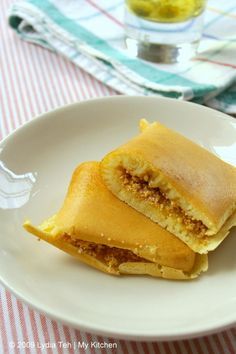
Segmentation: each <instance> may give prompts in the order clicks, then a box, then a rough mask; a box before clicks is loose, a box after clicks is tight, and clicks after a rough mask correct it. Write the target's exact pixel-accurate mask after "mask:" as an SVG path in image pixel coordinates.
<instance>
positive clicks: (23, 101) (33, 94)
mask: <svg viewBox="0 0 236 354" xmlns="http://www.w3.org/2000/svg"><path fill="white" fill-rule="evenodd" d="M11 3H12V1H11V0H1V7H0V33H1V35H0V86H1V88H0V110H1V111H0V139H2V138H4V137H5V136H7V135H8V134H9V133H11V132H12V131H13V130H14V129H16V128H18V127H19V126H21V125H22V124H24V123H25V122H27V121H28V120H31V119H33V118H34V117H35V116H37V115H38V114H39V113H43V112H45V111H48V110H51V109H53V108H55V107H58V106H61V105H64V104H66V103H71V102H76V101H81V100H84V99H88V98H92V97H101V96H109V95H115V94H116V92H115V91H112V90H111V89H109V88H107V87H105V86H104V85H102V84H101V83H99V82H98V81H96V80H95V79H93V78H92V77H91V76H89V75H88V74H86V73H85V72H83V71H82V70H80V69H79V68H76V67H75V66H73V65H72V64H71V63H69V62H68V61H67V60H64V59H62V58H60V57H57V56H56V55H55V54H53V53H50V52H49V51H47V50H45V49H42V48H39V47H37V46H34V45H32V44H27V43H25V42H23V41H21V40H19V38H17V37H16V36H15V35H14V33H13V32H12V31H11V30H10V29H9V28H8V25H7V21H6V15H7V11H8V8H9V6H10V4H11ZM193 320H194V319H193ZM99 343H100V344H101V345H100V346H105V347H108V346H109V343H110V347H112V348H111V349H106V348H100V349H98V348H96V346H99ZM74 347H77V348H76V349H74ZM86 347H87V349H86ZM0 353H1V354H7V353H49V354H51V353H102V354H105V353H122V354H126V353H131V354H132V353H134V354H136V353H161V354H189V353H193V354H196V353H201V354H205V353H210V354H219V353H220V354H222V353H224V354H226V353H227V354H235V353H236V328H230V329H228V330H226V331H223V332H220V333H217V334H214V335H211V336H206V337H203V338H199V339H193V340H184V341H174V342H165V343H164V342H163V343H161V342H155V343H154V342H152V343H144V342H138V341H137V342H134V341H132V342H129V341H123V340H116V339H112V338H103V337H100V336H95V335H91V334H89V333H82V332H80V331H79V330H77V329H74V328H70V327H68V326H66V325H63V324H60V323H57V322H55V321H53V320H51V319H50V318H48V317H46V316H44V315H43V314H40V313H38V312H36V311H34V310H33V309H31V308H29V307H28V306H27V305H26V304H24V303H22V302H21V301H20V300H19V299H17V298H16V297H15V296H14V295H12V294H11V293H10V292H9V291H8V290H7V289H5V288H4V287H3V286H1V285H0Z"/></svg>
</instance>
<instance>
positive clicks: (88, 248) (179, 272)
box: [24, 162, 208, 279]
mask: <svg viewBox="0 0 236 354" xmlns="http://www.w3.org/2000/svg"><path fill="white" fill-rule="evenodd" d="M24 227H25V229H26V230H27V231H29V232H31V233H32V234H34V235H36V236H38V237H39V238H40V239H43V240H45V241H47V242H49V243H51V244H52V245H54V246H56V247H58V248H60V249H61V250H63V251H65V252H67V253H69V254H70V255H72V256H75V257H76V258H77V259H79V260H81V261H82V262H84V263H87V264H89V265H90V266H92V267H95V268H97V269H99V270H102V271H104V272H107V273H110V274H116V275H119V274H149V275H152V276H156V277H163V278H169V279H191V278H195V277H197V276H198V274H199V273H200V272H201V271H206V270H207V266H208V265H207V256H205V255H204V256H202V255H199V254H195V253H194V252H193V251H192V250H190V248H189V247H188V246H187V245H185V244H184V243H183V242H181V241H180V240H179V239H178V238H176V237H175V236H173V235H172V234H170V233H169V232H168V231H166V230H164V229H162V228H161V227H160V226H159V225H157V224H156V223H154V222H152V221H151V220H150V219H148V218H146V217H145V216H143V215H142V214H140V213H138V212H137V211H136V210H134V209H133V208H131V207H129V206H128V205H127V204H125V203H123V202H121V201H120V200H119V199H118V198H116V197H115V196H114V195H113V194H112V193H111V192H110V191H109V190H108V189H107V188H106V187H105V185H104V183H103V181H102V178H101V176H100V173H99V163H97V162H87V163H83V164H81V165H80V166H79V167H78V168H77V169H76V170H75V172H74V174H73V176H72V179H71V183H70V186H69V189H68V192H67V196H66V198H65V201H64V204H63V206H62V208H61V210H60V211H59V212H58V213H57V214H56V215H54V216H53V217H51V218H50V219H48V220H46V221H45V222H44V223H43V224H42V225H40V226H39V227H34V226H32V225H31V224H30V223H29V222H26V223H25V224H24Z"/></svg>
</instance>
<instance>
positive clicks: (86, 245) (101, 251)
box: [63, 235, 148, 267]
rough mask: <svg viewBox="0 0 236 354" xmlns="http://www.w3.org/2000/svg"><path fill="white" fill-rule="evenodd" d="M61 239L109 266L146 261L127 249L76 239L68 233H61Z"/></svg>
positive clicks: (79, 251)
mask: <svg viewBox="0 0 236 354" xmlns="http://www.w3.org/2000/svg"><path fill="white" fill-rule="evenodd" d="M63 241H66V242H69V243H70V244H71V245H73V246H75V247H76V248H78V253H81V254H82V253H85V254H87V255H89V256H92V257H94V258H96V259H98V260H99V261H101V262H103V263H105V264H107V265H108V266H110V267H118V266H119V265H120V264H121V263H125V262H148V261H147V260H146V259H144V258H141V257H138V256H136V255H135V254H134V253H133V252H131V251H129V250H125V249H121V248H117V247H109V246H106V245H101V244H97V243H94V242H87V241H82V240H76V239H73V238H72V237H70V236H69V235H63Z"/></svg>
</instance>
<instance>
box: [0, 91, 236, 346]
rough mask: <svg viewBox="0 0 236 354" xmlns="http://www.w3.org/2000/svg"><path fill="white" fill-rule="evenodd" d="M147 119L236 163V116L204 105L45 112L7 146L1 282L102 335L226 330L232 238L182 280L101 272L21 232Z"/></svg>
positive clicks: (2, 151)
mask: <svg viewBox="0 0 236 354" xmlns="http://www.w3.org/2000/svg"><path fill="white" fill-rule="evenodd" d="M141 117H146V118H148V119H149V120H151V121H153V120H159V121H161V122H163V123H164V124H166V125H167V126H169V127H171V128H174V129H175V130H177V131H179V132H181V133H183V134H184V135H186V136H187V137H189V138H191V139H193V140H194V141H196V142H197V143H199V144H201V145H203V146H205V147H206V148H207V149H209V150H210V151H212V152H213V153H215V154H217V155H218V156H220V157H221V158H223V159H224V160H226V161H228V162H230V163H232V164H236V153H235V142H236V122H235V120H234V119H233V118H230V117H228V116H226V115H224V114H222V113H219V112H217V111H214V110H211V109H208V108H205V107H202V106H200V105H194V104H190V103H186V102H180V101H177V100H170V99H157V98H154V97H151V98H146V97H110V98H104V99H98V100H91V101H86V102H82V103H78V104H74V105H70V106H67V107H64V108H60V109H58V110H55V111H53V112H50V113H47V114H44V115H42V116H41V117H39V118H38V119H35V120H33V121H32V122H30V123H28V124H26V125H25V126H24V127H22V128H21V129H19V130H17V131H16V132H15V133H13V134H12V135H11V136H9V137H8V138H7V139H5V140H4V141H3V142H2V143H1V145H0V159H1V161H2V163H1V166H0V167H1V173H0V184H1V188H0V207H1V209H0V224H1V235H0V280H1V281H2V283H3V284H4V285H5V286H7V287H8V288H9V289H10V290H11V291H12V292H13V293H15V294H16V295H17V296H19V297H20V298H21V299H23V300H24V301H25V302H27V303H29V304H30V305H31V306H33V307H34V308H36V309H38V310H39V311H41V312H44V313H46V314H48V315H49V316H51V317H53V318H55V319H58V320H60V321H62V322H64V323H67V324H70V325H72V326H74V327H78V328H80V329H82V330H86V331H90V332H95V333H97V334H102V335H107V336H113V337H120V338H128V339H146V340H157V339H158V340H163V339H176V338H184V337H185V338H186V337H192V336H198V335H202V334H206V333H210V332H214V331H217V330H219V329H223V328H226V327H227V326H230V325H232V324H233V323H235V321H236V296H235V294H236V281H235V279H236V257H235V249H236V237H235V236H236V235H235V232H234V235H233V232H231V235H230V236H229V237H228V238H227V239H226V240H225V241H224V242H223V244H222V245H221V246H220V247H219V248H218V249H217V250H216V251H215V252H214V253H212V254H211V255H210V257H209V258H210V259H209V261H210V266H209V271H208V272H207V273H206V274H202V275H201V276H200V277H199V278H198V279H197V280H194V281H189V282H180V281H168V280H163V279H158V278H156V279H155V278H151V277H144V276H133V277H132V276H123V277H114V276H109V275H106V274H103V273H100V272H99V271H96V270H94V269H92V268H89V267H88V266H86V265H83V264H80V263H79V262H77V261H76V260H74V259H73V258H72V257H70V256H68V255H67V254H65V253H63V252H61V251H59V250H57V249H56V248H53V247H52V246H50V245H48V244H46V243H44V242H37V240H36V238H34V237H33V236H31V235H29V234H27V233H26V232H25V231H24V230H23V228H22V223H23V221H24V220H25V219H26V218H30V219H31V220H32V221H33V223H36V224H37V223H40V222H41V221H42V220H43V219H44V218H46V217H48V216H50V215H51V214H53V213H54V212H56V211H57V210H58V208H59V207H60V205H61V202H62V200H63V198H64V195H65V192H66V189H67V186H68V183H69V180H70V176H71V174H72V172H73V170H74V168H75V167H76V166H77V165H78V164H79V163H80V162H81V161H86V160H99V159H100V158H102V157H103V156H104V155H105V154H106V153H107V152H108V151H109V150H111V149H112V148H115V147H116V146H118V145H119V144H121V143H122V142H125V141H126V140H127V139H129V138H130V137H132V136H133V135H135V134H137V132H138V128H137V126H138V121H139V118H141ZM124 233H125V230H124Z"/></svg>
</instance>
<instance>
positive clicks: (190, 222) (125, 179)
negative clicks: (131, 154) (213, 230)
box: [120, 170, 207, 238]
mask: <svg viewBox="0 0 236 354" xmlns="http://www.w3.org/2000/svg"><path fill="white" fill-rule="evenodd" d="M120 178H121V180H122V183H123V185H124V186H125V188H126V189H127V190H129V191H132V193H136V194H137V196H138V197H139V198H141V199H145V200H148V201H149V202H150V203H152V204H155V205H158V206H159V207H160V209H161V210H162V211H163V212H164V213H165V214H166V215H167V216H172V215H177V218H178V222H181V223H182V224H183V225H184V226H185V228H186V229H187V230H188V231H191V232H193V233H194V234H196V236H197V237H200V238H201V237H204V236H205V233H206V231H207V227H206V226H205V225H204V224H203V223H202V222H201V221H200V220H194V219H193V218H192V217H191V216H189V215H186V214H185V213H184V211H183V210H182V209H181V208H180V207H179V206H178V205H177V204H176V202H174V201H172V200H170V199H168V198H166V196H165V195H164V194H163V193H162V192H161V191H160V189H159V188H158V187H155V188H154V187H150V186H149V182H148V178H145V179H142V178H140V177H137V176H132V175H131V174H130V173H128V172H127V171H125V170H124V172H123V173H122V174H121V176H120Z"/></svg>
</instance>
